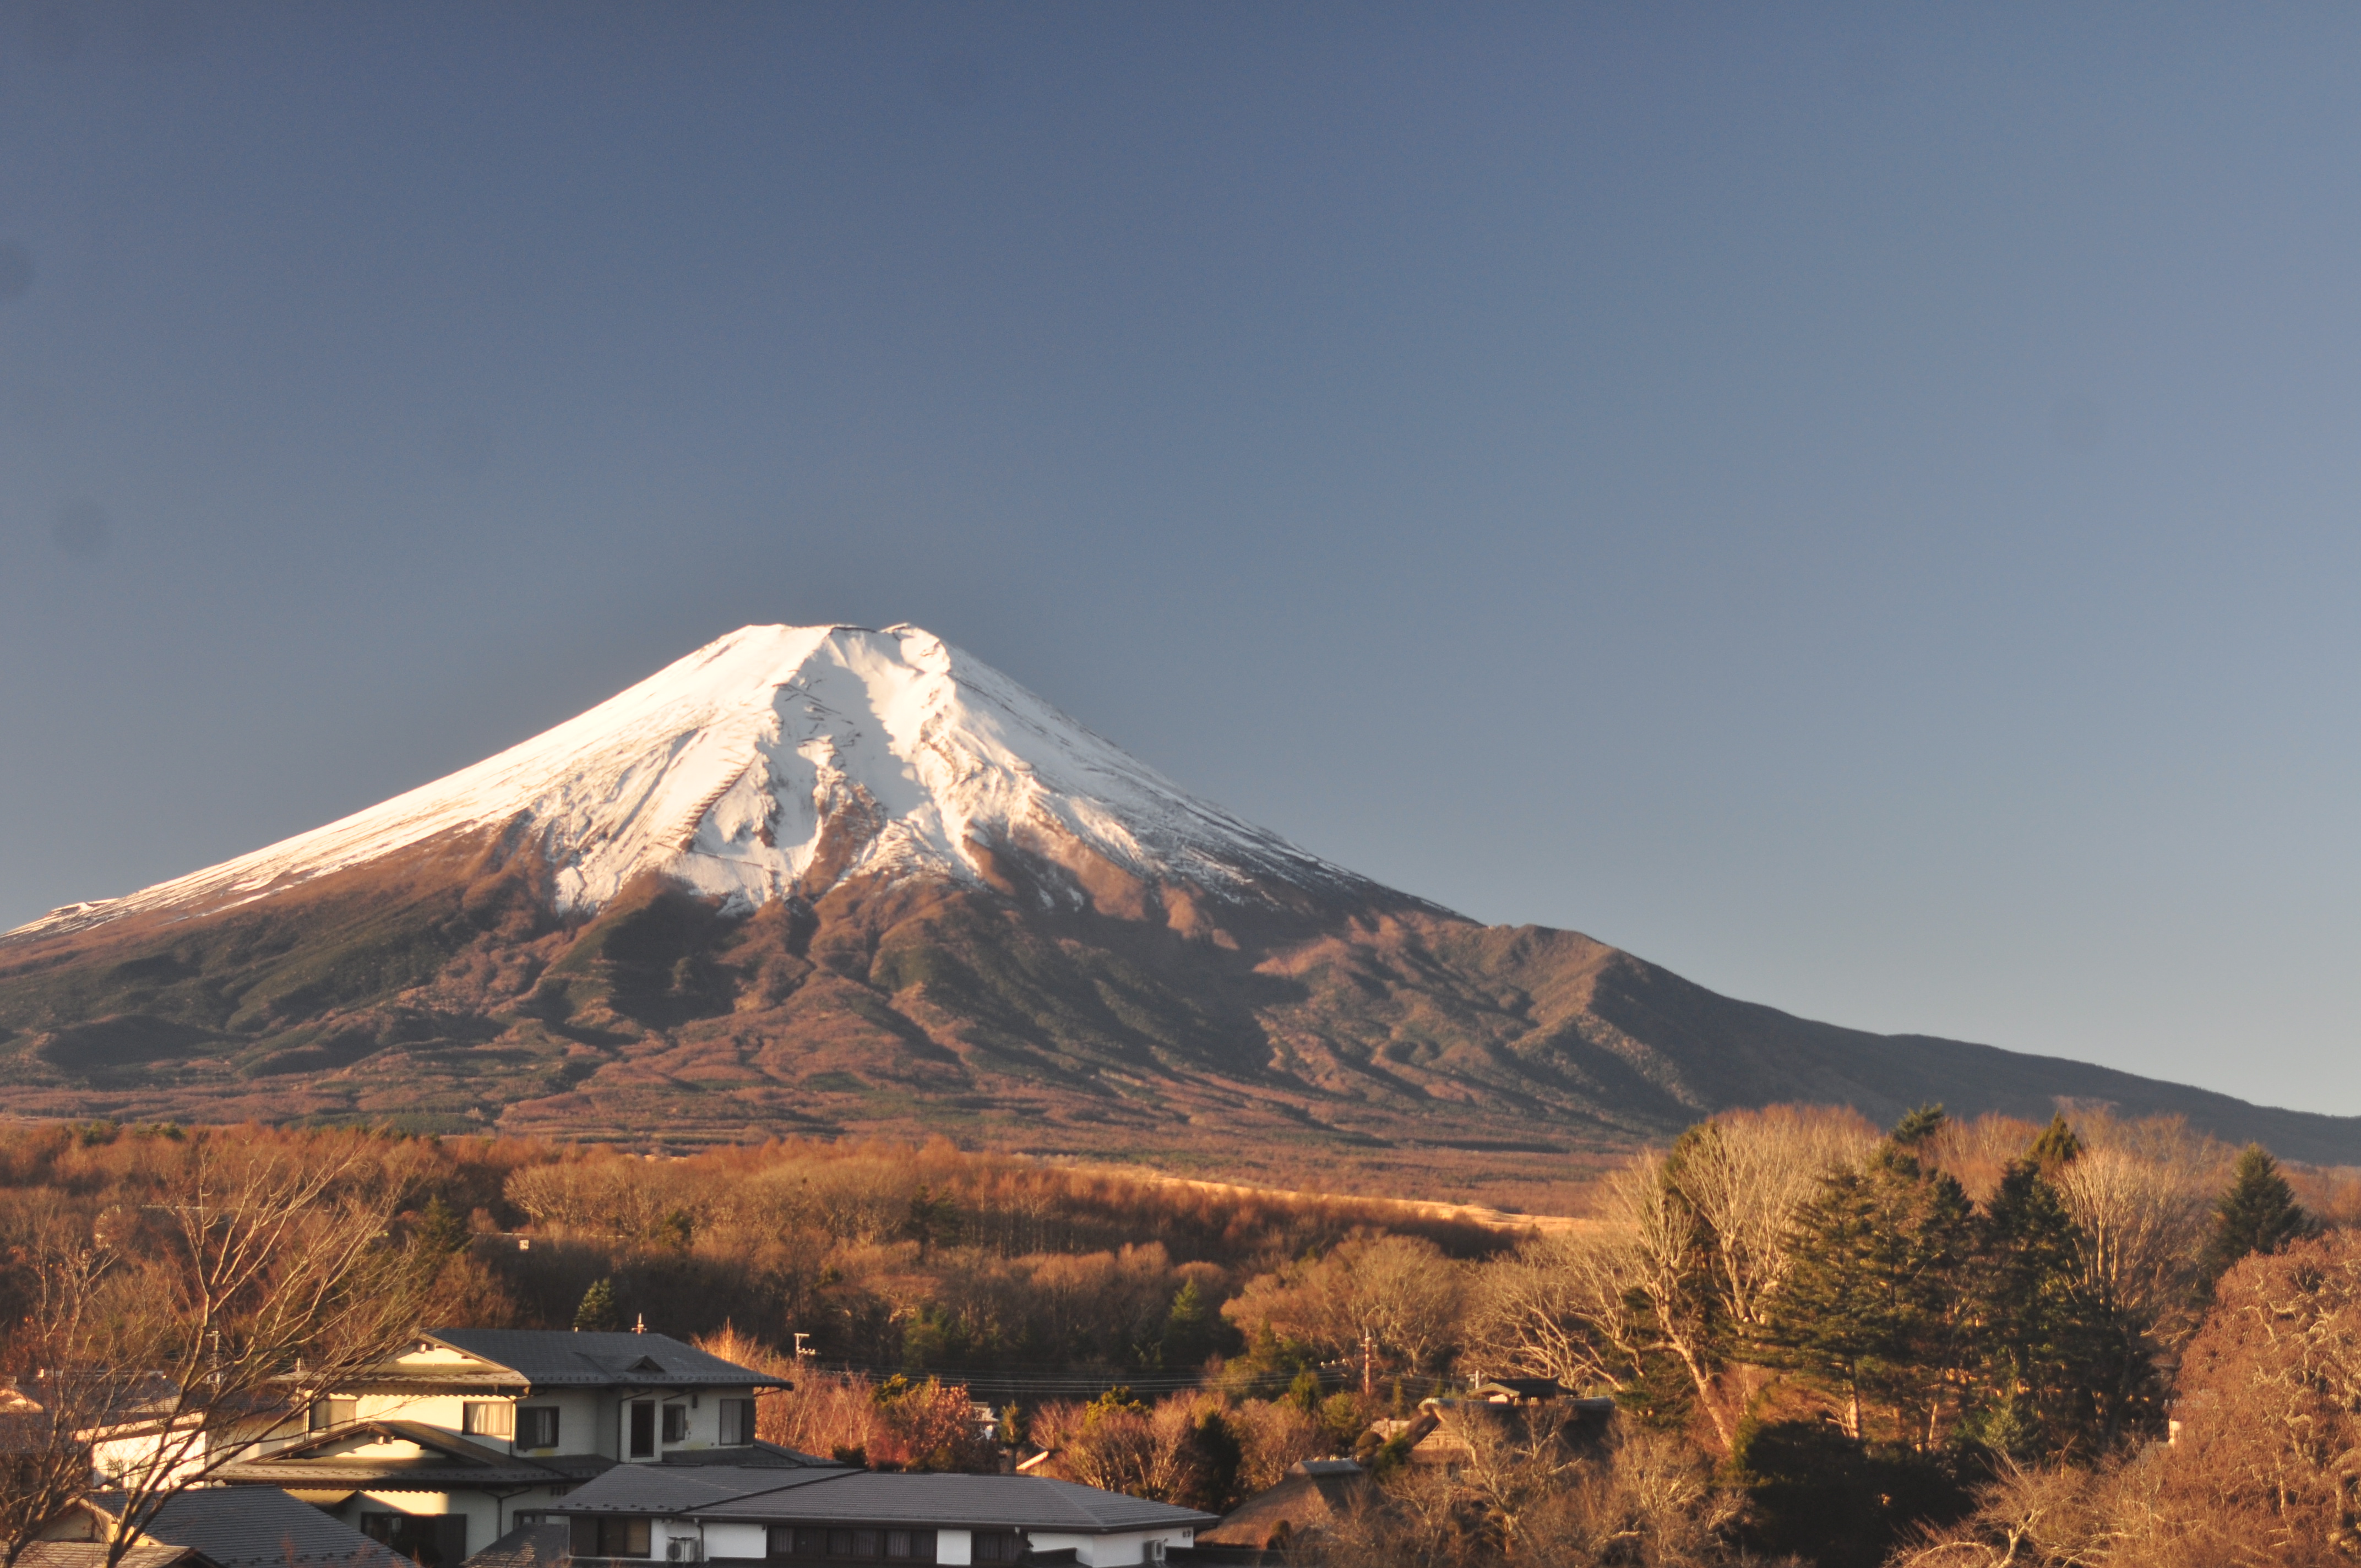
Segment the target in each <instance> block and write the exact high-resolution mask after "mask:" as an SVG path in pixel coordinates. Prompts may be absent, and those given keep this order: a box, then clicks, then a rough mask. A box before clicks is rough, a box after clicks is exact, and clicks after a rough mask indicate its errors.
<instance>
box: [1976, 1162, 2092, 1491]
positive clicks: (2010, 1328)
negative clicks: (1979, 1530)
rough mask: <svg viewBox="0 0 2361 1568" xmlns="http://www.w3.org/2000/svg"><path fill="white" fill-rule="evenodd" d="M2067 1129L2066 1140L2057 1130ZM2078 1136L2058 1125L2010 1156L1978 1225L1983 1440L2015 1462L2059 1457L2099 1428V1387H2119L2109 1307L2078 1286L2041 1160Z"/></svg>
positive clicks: (2070, 1230) (2060, 1208)
mask: <svg viewBox="0 0 2361 1568" xmlns="http://www.w3.org/2000/svg"><path fill="white" fill-rule="evenodd" d="M2060 1133H2062V1134H2063V1139H2062V1140H2060V1139H2059V1138H2058V1137H2056V1136H2054V1135H2058V1134H2060ZM2072 1139H2073V1134H2072V1133H2071V1132H2068V1131H2065V1124H2064V1123H2063V1122H2062V1121H2060V1122H2055V1123H2052V1124H2051V1125H2050V1129H2049V1131H2048V1132H2046V1133H2044V1134H2043V1135H2041V1137H2040V1138H2039V1139H2038V1140H2037V1141H2036V1143H2035V1144H2034V1146H2033V1147H2032V1149H2031V1150H2029V1151H2028V1155H2029V1157H2028V1158H2026V1159H2023V1160H2016V1161H2013V1162H2011V1163H2010V1165H2009V1167H2008V1169H2007V1170H2006V1172H2005V1173H2004V1174H2003V1176H2002V1177H2001V1180H2000V1185H1999V1186H1998V1187H1997V1188H1996V1189H1994V1190H1993V1195H1992V1198H1991V1200H1990V1201H1988V1202H1987V1203H1986V1204H1985V1206H1984V1212H1983V1215H1982V1221H1981V1223H1980V1224H1979V1225H1978V1231H1979V1233H1980V1234H1979V1240H1980V1242H1981V1249H1980V1250H1981V1255H1980V1258H1979V1264H1980V1267H1979V1268H1978V1270H1977V1275H1978V1277H1977V1289H1976V1307H1977V1315H1978V1318H1979V1319H1980V1320H1981V1321H1980V1328H1981V1331H1982V1335H1981V1337H1982V1350H1983V1365H1984V1375H1985V1378H1986V1382H1987V1396H1986V1397H1987V1403H1986V1406H1985V1408H1984V1409H1983V1411H1982V1422H1981V1425H1982V1437H1983V1440H1984V1442H1986V1444H1987V1445H1989V1446H1990V1447H1992V1448H1993V1449H1996V1450H1998V1451H1999V1452H2001V1453H2006V1454H2008V1455H2009V1456H2010V1457H2011V1458H2014V1459H2019V1460H2037V1459H2045V1458H2050V1457H2054V1456H2055V1455H2057V1454H2059V1453H2062V1452H2064V1451H2066V1450H2068V1449H2070V1448H2074V1447H2077V1446H2079V1445H2081V1444H2083V1443H2085V1442H2088V1441H2089V1440H2090V1439H2091V1438H2092V1436H2093V1435H2094V1434H2095V1432H2096V1431H2097V1425H2096V1423H2097V1419H2098V1411H2099V1397H2100V1393H2099V1391H2100V1390H2103V1389H2109V1388H2113V1387H2115V1383H2116V1379H2115V1377H2114V1364H2113V1360H2112V1357H2111V1354H2110V1353H2111V1351H2113V1350H2114V1348H2115V1347H2116V1345H2117V1344H2118V1343H2120V1336H2113V1335H2110V1334H2109V1333H2108V1332H2107V1324H2106V1323H2105V1322H2104V1321H2103V1313H2101V1312H2099V1311H2097V1310H2095V1309H2094V1308H2093V1307H2092V1305H2091V1304H2090V1303H2089V1302H2087V1301H2086V1300H2085V1299H2083V1296H2082V1293H2081V1291H2080V1290H2079V1289H2078V1288H2077V1286H2078V1282H2079V1279H2080V1274H2079V1270H2078V1267H2077V1256H2076V1245H2075V1244H2076V1240H2077V1235H2076V1231H2075V1226H2074V1220H2073V1216H2072V1215H2070V1214H2069V1213H2068V1212H2066V1205H2065V1203H2064V1202H2063V1201H2061V1200H2060V1198H2059V1194H2058V1190H2057V1189H2056V1188H2054V1187H2052V1186H2051V1185H2050V1184H2049V1182H2048V1180H2047V1179H2045V1178H2044V1176H2043V1174H2042V1172H2043V1169H2044V1167H2043V1165H2042V1164H2041V1157H2043V1156H2044V1155H2047V1156H2048V1157H2049V1158H2051V1159H2053V1160H2062V1159H2070V1158H2071V1157H2072V1155H2071V1154H2064V1155H2061V1154H2060V1151H2059V1144H2060V1142H2061V1141H2062V1142H2064V1143H2067V1144H2070V1143H2071V1141H2072Z"/></svg>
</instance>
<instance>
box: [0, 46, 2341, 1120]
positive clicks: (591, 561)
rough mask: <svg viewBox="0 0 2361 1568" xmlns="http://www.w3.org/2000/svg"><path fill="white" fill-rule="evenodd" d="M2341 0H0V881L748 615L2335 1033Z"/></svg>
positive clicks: (1304, 801)
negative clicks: (1811, 1) (1071, 2)
mask: <svg viewBox="0 0 2361 1568" xmlns="http://www.w3.org/2000/svg"><path fill="white" fill-rule="evenodd" d="M2356 82H2361V11H2356V10H2355V9H2353V8H2351V7H2349V6H2339V7H2331V6H2324V5H2323V6H2310V5H2290V6H2277V7H2270V8H2268V9H2266V8H2259V7H2254V6H2230V5H2219V6H2213V7H2208V8H2203V9H2198V8H2172V7H2160V6H2131V5H2121V6H2107V5H2080V6H2072V7H2062V6H2044V7H2036V6H1967V5H1911V6H1897V5H1882V6H1873V7H1862V8H1860V9H1837V8H1830V7H1823V6H1811V5H1784V6H1735V5H1733V6H1722V7H1711V8H1701V7H1688V6H1681V5H1645V6H1631V7H1612V6H1589V7H1573V6H1556V5H1554V6H1548V7H1536V8H1531V9H1522V8H1517V7H1513V6H1507V5H1482V6H1465V5H1450V6H1444V5H1435V6H1429V7H1423V8H1397V7H1386V6H1376V5H1334V6H1318V5H1239V6H1222V5H1189V6H1170V5H1167V6H1156V5H1089V6H1071V7H1063V6H1011V5H993V6H984V5H956V6H944V7H927V6H922V5H885V6H878V5H851V6H842V7H828V6H813V7H793V6H784V5H768V6H746V5H727V6H701V5H631V6H610V7H601V6H597V5H582V4H566V5H478V4H469V5H447V6H435V5H415V4H407V3H405V4H401V5H362V4H351V3H340V4H337V5H314V6H302V5H270V6H259V7H246V6H239V5H216V4H206V5H187V6H177V5H69V6H65V7H60V8H57V9H49V8H43V7H39V6H24V5H13V4H11V5H5V7H4V8H0V926H7V925H13V924H16V923H17V922H18V921H21V920H24V919H27V918H29V917H31V916H35V915H37V914H38V913H39V912H41V911H42V910H44V909H46V908H48V907H49V906H51V905H56V904H60V903H62V902H65V901H68V900H71V899H78V898H87V897H94V896H101V895H105V894H118V893H123V892H126V891H129V890H130V889H132V888H134V887H137V886H140V885H143V884H146V883H151V882H155V881H159V880H161V879H163V878H166V877H169V876H171V875H175V874H177V873H179V872H185V871H189V870H192V869H193V868H195V867H198V866H201V865H204V864H208V863H211V862H213V861H218V860H221V859H224V858H226V857H228V856H230V855H233V854H236V853H237V852H239V851H242V850H249V849H253V848H256V847H258V846H259V845H261V844H263V843H265V842H268V841H269V840H272V839H279V838H282V837H284V836H286V835H288V834H291V833H294V832H297V831H300V830H302V829H304V828H311V827H313V826H315V825H317V824H319V823H321V822H323V821H325V820H327V819H329V818H332V817H337V816H340V815H342V814H344V813H346V812H348V811H351V810H354V809H357V808H358V807H360V806H367V805H368V804H370V803H372V802H374V801H377V800H379V799H381V798H383V797H384V796H387V795H392V794H394V793H396V792H398V791H400V790H402V789H405V788H408V787H410V786H411V785H413V784H419V783H422V782H423V781H425V780H427V779H430V778H433V777H435V776H438V775H440V774H442V773H445V772H448V771H450V770H451V769H454V768H456V767H459V766H461V765H463V764H465V763H467V762H472V761H475V760H476V759H478V757H481V756H483V755H486V754H488V753H489V752H491V751H495V750H497V749H499V748H500V747H501V746H504V745H507V744H509V743H511V742H512V741H515V740H520V739H522V738H523V737H525V736H526V735H528V734H531V733H533V732H534V731H537V730H539V729H543V728H544V727H545V726H547V725H549V724H551V723H553V722H555V721H556V720H558V719H561V718H566V717H567V716H568V715H570V714H572V713H574V712H576V711H577V710H579V709H581V708H583V707H588V705H590V704H591V703H593V702H595V701H597V700H598V699H600V698H602V697H604V696H608V695H609V694H610V693H612V692H613V691H615V690H617V689H619V688H620V687H621V686H623V685H628V684H629V683H631V681H634V680H636V679H639V678H640V677H642V676H643V675H645V674H649V673H651V672H653V670H654V669H656V668H657V667H658V666H659V665H661V664H663V663H666V662H667V661H669V660H671V659H673V658H675V657H677V656H679V655H680V654H682V653H684V652H687V651H689V650H690V649H692V648H694V647H696V646H697V644H699V643H701V642H704V641H708V639H710V638H712V637H714V636H716V635H718V634H719V633H720V632H723V631H725V630H730V629H731V628H733V627H736V626H739V625H741V624H743V623H746V622H749V621H794V622H811V621H851V622H856V623H863V624H869V625H883V624H885V623H887V622H891V621H895V620H909V621H915V622H917V623H918V624H920V625H922V626H925V627H927V628H928V629H929V630H934V631H937V632H939V633H940V634H942V635H944V636H946V637H948V638H950V640H951V641H955V642H957V643H959V644H961V645H962V646H963V647H965V648H967V649H968V650H969V651H971V652H973V653H975V654H977V655H978V656H980V657H982V658H983V659H984V660H986V661H987V662H989V663H994V664H996V665H998V666H999V667H1001V668H1002V669H1004V670H1006V671H1007V672H1009V673H1010V674H1014V675H1015V676H1016V677H1017V678H1018V679H1020V680H1022V681H1024V682H1026V683H1027V684H1028V685H1032V686H1033V687H1035V688H1036V689H1037V690H1038V691H1040V692H1041V693H1043V694H1044V695H1045V696H1049V697H1050V698H1051V699H1052V700H1053V701H1055V702H1057V703H1059V704H1060V706H1062V707H1065V708H1067V709H1068V710H1069V711H1070V712H1071V713H1073V714H1074V715H1076V716H1077V717H1078V718H1082V719H1083V720H1084V721H1085V722H1087V723H1089V724H1090V725H1091V726H1093V728H1094V729H1099V730H1101V731H1102V732H1104V733H1105V734H1107V735H1108V736H1110V737H1112V738H1114V739H1115V740H1118V741H1119V742H1121V743H1122V744H1124V745H1126V746H1127V747H1128V748H1130V749H1131V750H1132V751H1135V752H1137V753H1138V754H1139V755H1141V756H1142V757H1144V758H1146V759H1148V761H1150V762H1153V763H1155V764H1156V765H1158V766H1159V767H1161V768H1162V769H1164V770H1165V771H1166V772H1168V773H1171V774H1173V775H1174V776H1175V777H1177V778H1179V779H1180V780H1181V781H1182V782H1183V783H1185V784H1189V785H1191V786H1192V787H1193V788H1195V789H1197V790H1199V791H1200V792H1202V793H1203V794H1206V795H1211V796H1212V797H1213V798H1215V799H1217V800H1220V801H1222V802H1224V804H1226V805H1228V806H1231V807H1233V808H1234V809H1236V810H1238V811H1240V812H1241V813H1243V814H1245V815H1246V816H1248V817H1253V818H1255V819H1257V820H1259V821H1261V822H1263V823H1265V824H1267V825H1268V826H1270V827H1272V828H1276V829H1278V830H1279V831H1281V832H1283V833H1285V834H1287V835H1288V836H1290V837H1291V838H1293V839H1296V840H1298V841H1299V842H1301V843H1302V844H1303V845H1305V846H1307V847H1308V848H1310V849H1312V850H1316V851H1317V852H1319V853H1321V854H1323V855H1325V856H1327V857H1329V858H1331V859H1334V860H1336V861H1342V862H1344V863H1345V864H1347V865H1350V866H1352V867H1354V868H1356V869H1357V870H1360V871H1363V872H1367V873H1369V874H1371V875H1373V876H1376V877H1378V878H1380V879H1382V880H1384V881H1387V882H1389V883H1394V884H1396V885H1398V886H1400V887H1402V888H1406V889H1409V890H1411V891H1414V892H1417V893H1420V894H1425V895H1427V896H1430V897H1432V898H1434V899H1437V900H1439V901H1441V902H1443V903H1445V904H1448V905H1453V906H1454V907H1456V908H1458V909H1461V910H1464V911H1466V913H1468V914H1470V915H1473V916H1479V917H1481V918H1483V919H1486V920H1489V921H1502V922H1512V921H1536V922H1542V923H1545V924H1550V925H1556V926H1569V927H1577V928H1579V929H1582V930H1585V931H1587V932H1590V933H1591V934H1593V935H1595V936H1598V937H1599V938H1604V939H1606V940H1609V941H1611V942H1615V943H1618V944H1620V945H1622V946H1625V947H1627V948H1631V949H1633V950H1635V951H1637V952H1639V953H1641V954H1642V955H1644V956H1645V957H1648V958H1650V959H1655V960H1657V961H1660V962H1662V963H1664V964H1666V965H1669V966H1670V967H1672V968H1674V969H1675V970H1679V971H1680V972H1682V973H1684V974H1686V975H1687V976H1689V977H1690V978H1692V979H1694V980H1697V981H1700V982H1702V983H1705V984H1707V985H1709V986H1712V987H1714V988H1716V989H1718V990H1720V991H1724V992H1730V993H1734V994H1737V995H1740V996H1744V997H1748V998H1752V999H1755V1000H1759V1001H1763V1002H1767V1003H1773V1004H1775V1005H1778V1006H1781V1007H1784V1008H1788V1009H1790V1010H1792V1011H1795V1012H1799V1013H1803V1014H1809V1015H1813V1016H1817V1017H1821V1018H1826V1019H1829V1020H1833V1021H1836V1022H1840V1023H1846V1024H1851V1025H1861V1026H1865V1027H1870V1028H1876V1029H1883V1030H1923V1031H1928V1032H1933V1033H1939V1034H1945V1035H1950V1036H1961V1037H1966V1038H1971V1039H1979V1040H1985V1041H1990V1042H1992V1043H1994V1044H1998V1045H2004V1046H2009V1047H2016V1048H2020V1049H2026V1050H2037V1051H2043V1052H2050V1053H2056V1054H2059V1055H2065V1056H2072V1057H2079V1058H2086V1059H2090V1060H2094V1061H2101V1062H2105V1063H2109V1064H2112V1065H2114V1066H2119V1067H2124V1068H2128V1069H2135V1070H2137V1071H2142V1072H2147V1073H2152V1074H2156V1075H2159V1076H2162V1077H2167V1078H2174V1079H2180V1080H2187V1081H2191V1082H2196V1083H2201V1084H2204V1085H2207V1086H2209V1087H2213V1088H2217V1089H2223V1090H2227V1091H2232V1092H2235V1093H2239V1094H2243V1095H2246V1096H2248V1097H2251V1098H2257V1099H2261V1100H2265V1101H2270V1102H2279V1103H2283V1104H2291V1105H2297V1106H2301V1107H2305V1108H2309V1109H2317V1110H2324V1111H2334V1112H2342V1113H2361V1050H2356V1046H2361V1027H2356V1004H2361V960H2356V948H2361V940H2356V938H2361V908H2356V896H2357V894H2356V890H2361V874H2356V873H2361V852H2357V851H2361V832H2356V804H2361V790H2356V784H2361V776H2357V775H2361V727H2356V674H2361V670H2356V653H2361V613H2356V588H2361V580H2356V568H2361V528H2356V501H2361V180H2357V179H2356V176H2357V175H2361V93H2356V89H2355V83H2356Z"/></svg>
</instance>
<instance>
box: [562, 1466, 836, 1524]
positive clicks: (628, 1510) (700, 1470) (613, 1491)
mask: <svg viewBox="0 0 2361 1568" xmlns="http://www.w3.org/2000/svg"><path fill="white" fill-rule="evenodd" d="M615 1470H623V1471H629V1472H630V1474H629V1475H624V1476H622V1477H620V1479H617V1480H613V1481H609V1479H608V1476H609V1475H614V1474H615V1471H614V1470H610V1471H609V1472H608V1473H607V1475H602V1476H600V1477H599V1478H598V1480H596V1481H593V1482H591V1483H590V1484H589V1485H588V1486H580V1487H577V1488H576V1489H575V1490H573V1491H571V1492H569V1493H567V1494H566V1496H565V1497H563V1498H561V1499H559V1501H558V1502H556V1503H554V1504H552V1505H550V1508H552V1510H553V1511H558V1510H562V1511H564V1512H566V1513H585V1514H609V1513H623V1514H686V1513H689V1512H692V1511H695V1510H697V1509H699V1508H708V1507H709V1506H711V1505H713V1504H717V1503H726V1502H729V1501H730V1500H731V1499H733V1498H737V1497H745V1496H746V1495H747V1494H749V1493H751V1492H771V1491H779V1490H784V1489H785V1488H789V1487H794V1486H810V1485H812V1484H813V1483H815V1482H819V1481H832V1480H835V1479H836V1478H838V1477H839V1476H843V1475H855V1474H858V1472H855V1471H851V1470H847V1469H843V1468H841V1467H839V1468H835V1469H818V1470H774V1469H760V1470H758V1469H752V1468H739V1467H732V1466H728V1465H720V1464H699V1465H686V1464H685V1465H681V1466H679V1467H678V1468H675V1467H673V1466H671V1465H665V1464H619V1465H617V1466H616V1467H615Z"/></svg>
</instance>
